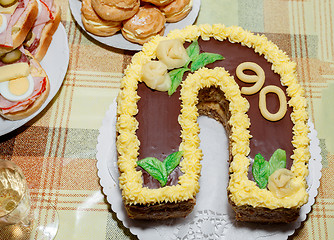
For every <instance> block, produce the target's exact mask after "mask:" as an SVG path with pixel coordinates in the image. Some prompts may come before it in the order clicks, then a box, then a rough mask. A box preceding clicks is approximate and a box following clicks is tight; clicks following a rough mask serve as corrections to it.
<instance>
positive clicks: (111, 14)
mask: <svg viewBox="0 0 334 240" xmlns="http://www.w3.org/2000/svg"><path fill="white" fill-rule="evenodd" d="M139 6H140V0H122V1H119V0H92V7H93V9H94V11H95V12H96V13H97V14H98V15H99V16H100V18H102V19H104V20H107V21H115V22H119V21H124V20H126V19H129V18H131V17H132V16H133V15H135V14H136V12H137V11H138V9H139Z"/></svg>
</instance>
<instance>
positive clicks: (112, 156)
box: [96, 101, 322, 240]
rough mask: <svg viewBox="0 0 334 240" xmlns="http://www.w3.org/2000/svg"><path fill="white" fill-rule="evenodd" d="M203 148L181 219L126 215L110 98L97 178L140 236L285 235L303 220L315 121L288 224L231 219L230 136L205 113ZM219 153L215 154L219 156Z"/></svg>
mask: <svg viewBox="0 0 334 240" xmlns="http://www.w3.org/2000/svg"><path fill="white" fill-rule="evenodd" d="M198 122H199V125H200V128H201V133H200V135H199V136H200V139H201V145H200V147H201V149H202V151H203V154H204V156H203V160H202V162H201V163H202V166H203V167H202V172H201V178H200V186H201V189H200V191H199V193H198V194H197V196H196V205H195V208H194V210H193V212H192V213H191V214H190V215H189V216H187V217H186V218H183V219H172V220H167V221H164V222H161V221H160V222H155V221H138V220H132V219H129V218H128V217H127V214H126V211H125V209H124V207H123V202H122V196H121V191H120V190H119V188H118V167H117V155H116V146H115V140H116V137H115V136H116V130H115V124H116V102H115V101H114V102H113V103H112V104H111V105H110V108H109V110H108V111H107V113H106V115H105V118H104V120H103V123H102V127H101V128H100V134H99V137H98V144H97V155H96V156H97V168H98V175H99V177H100V184H101V186H102V188H103V192H104V194H105V195H106V196H107V201H108V202H109V203H110V204H111V208H112V210H113V211H114V212H115V213H116V215H117V218H118V219H119V220H121V221H122V222H123V224H124V226H125V227H127V228H129V229H130V231H131V232H132V233H133V234H135V235H137V236H138V238H139V239H144V240H150V239H152V240H156V239H166V240H167V239H210V240H211V239H212V240H216V239H217V240H218V239H234V240H235V239H242V238H245V239H270V240H276V239H277V240H278V239H287V238H288V236H290V235H292V234H293V233H294V231H295V230H296V229H297V228H299V227H300V224H301V222H303V221H305V219H306V217H307V214H308V213H309V212H310V211H311V207H312V205H313V204H314V201H315V197H316V196H317V194H318V187H319V185H320V177H321V168H322V165H321V155H320V151H321V149H320V147H319V140H318V138H317V132H316V130H315V129H314V125H313V123H312V122H310V121H309V123H308V124H309V126H310V130H311V132H310V134H309V137H310V139H311V144H310V150H311V159H310V162H309V170H310V173H309V176H308V178H307V183H308V186H309V187H308V190H307V191H308V193H309V200H308V203H307V204H305V205H304V206H303V207H302V208H301V210H300V217H299V218H298V220H297V221H295V222H294V223H291V224H278V225H261V224H253V223H241V222H236V221H235V214H234V212H233V210H232V209H231V207H230V206H229V203H228V201H227V193H226V187H227V183H228V142H227V139H228V138H227V136H226V132H225V129H224V128H223V126H222V125H221V124H220V123H218V122H216V121H215V120H213V119H211V118H208V117H199V119H198ZM217 156H219V158H217Z"/></svg>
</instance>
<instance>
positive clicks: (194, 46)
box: [186, 40, 199, 66]
mask: <svg viewBox="0 0 334 240" xmlns="http://www.w3.org/2000/svg"><path fill="white" fill-rule="evenodd" d="M186 51H187V54H188V56H189V58H190V60H189V61H193V60H194V59H196V58H197V57H198V55H199V45H198V42H197V40H195V41H193V42H192V43H191V44H190V45H189V46H188V47H187V49H186ZM188 63H189V62H188ZM186 66H187V65H186Z"/></svg>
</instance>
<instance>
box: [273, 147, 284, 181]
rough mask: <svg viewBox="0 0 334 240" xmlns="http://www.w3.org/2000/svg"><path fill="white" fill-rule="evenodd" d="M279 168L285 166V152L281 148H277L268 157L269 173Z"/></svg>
mask: <svg viewBox="0 0 334 240" xmlns="http://www.w3.org/2000/svg"><path fill="white" fill-rule="evenodd" d="M280 168H286V153H285V151H284V150H282V149H277V150H276V151H275V152H274V153H273V155H272V156H271V158H270V159H269V170H270V175H271V174H272V173H273V172H275V171H276V170H277V169H280ZM270 175H269V176H270Z"/></svg>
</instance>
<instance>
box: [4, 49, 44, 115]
mask: <svg viewBox="0 0 334 240" xmlns="http://www.w3.org/2000/svg"><path fill="white" fill-rule="evenodd" d="M49 91H50V84H49V78H48V76H47V75H46V72H45V71H44V69H43V68H42V67H41V65H40V63H39V62H38V61H37V60H36V59H35V58H34V57H33V56H32V55H31V53H30V52H29V51H27V50H25V49H24V48H23V47H22V46H21V47H19V48H17V49H14V50H12V51H11V52H8V53H6V54H4V55H2V56H1V60H0V115H1V116H3V117H4V118H6V119H9V120H19V119H23V118H26V117H28V116H30V115H32V114H33V113H34V112H36V111H37V110H38V109H39V108H40V107H41V105H42V104H43V103H44V102H45V100H46V98H47V96H48V95H49Z"/></svg>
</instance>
